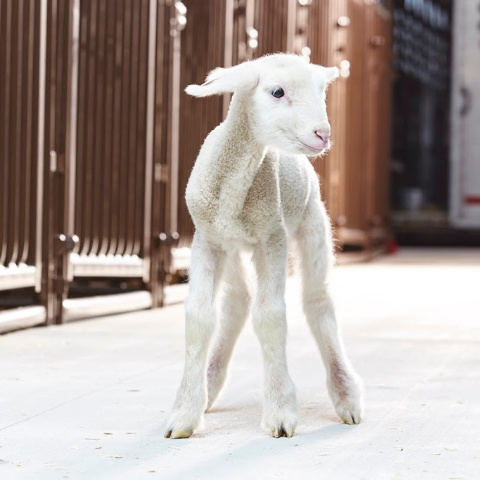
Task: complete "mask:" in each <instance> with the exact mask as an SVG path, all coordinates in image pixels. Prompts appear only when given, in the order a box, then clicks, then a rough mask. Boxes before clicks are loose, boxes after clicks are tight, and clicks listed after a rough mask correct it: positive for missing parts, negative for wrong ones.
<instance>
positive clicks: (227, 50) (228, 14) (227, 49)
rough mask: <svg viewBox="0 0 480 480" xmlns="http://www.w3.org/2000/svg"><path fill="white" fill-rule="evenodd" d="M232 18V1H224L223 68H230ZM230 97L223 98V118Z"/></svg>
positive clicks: (231, 56) (225, 114) (226, 111)
mask: <svg viewBox="0 0 480 480" xmlns="http://www.w3.org/2000/svg"><path fill="white" fill-rule="evenodd" d="M233 16H234V1H233V0H226V2H225V41H224V51H223V66H224V67H231V66H232V58H233ZM230 98H231V96H230V95H228V94H227V95H224V96H223V104H222V108H223V117H224V118H225V117H226V116H227V113H228V107H229V105H230Z"/></svg>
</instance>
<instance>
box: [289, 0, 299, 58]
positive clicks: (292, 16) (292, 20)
mask: <svg viewBox="0 0 480 480" xmlns="http://www.w3.org/2000/svg"><path fill="white" fill-rule="evenodd" d="M287 1H288V4H287V52H290V53H296V52H295V34H296V25H297V0H287Z"/></svg>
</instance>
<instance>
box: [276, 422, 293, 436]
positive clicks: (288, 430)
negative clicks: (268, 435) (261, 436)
mask: <svg viewBox="0 0 480 480" xmlns="http://www.w3.org/2000/svg"><path fill="white" fill-rule="evenodd" d="M294 433H295V426H294V425H290V426H288V427H284V426H283V424H282V425H280V428H277V427H276V428H274V429H273V430H272V437H275V438H280V437H288V438H291V437H293V434H294Z"/></svg>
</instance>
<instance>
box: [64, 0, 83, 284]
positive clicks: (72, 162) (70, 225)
mask: <svg viewBox="0 0 480 480" xmlns="http://www.w3.org/2000/svg"><path fill="white" fill-rule="evenodd" d="M79 47H80V0H73V4H72V33H71V64H70V69H69V72H70V82H68V86H69V87H70V92H69V93H67V98H68V100H67V116H69V120H67V125H69V132H68V134H67V144H66V149H65V153H66V155H67V159H68V162H66V163H67V164H68V170H67V167H66V170H67V171H66V174H67V172H68V178H67V177H66V178H65V180H66V181H67V182H68V186H66V188H67V196H68V197H67V199H66V200H67V207H66V212H65V213H66V215H67V218H66V222H65V228H66V233H68V234H70V235H72V234H73V233H74V229H75V174H76V164H77V156H76V153H77V109H78V74H79V68H78V61H79ZM68 86H67V88H68ZM65 267H66V269H65V272H64V274H65V278H70V277H71V271H70V270H71V268H72V266H71V264H70V262H69V261H68V259H67V261H66V266H65Z"/></svg>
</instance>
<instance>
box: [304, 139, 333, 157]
mask: <svg viewBox="0 0 480 480" xmlns="http://www.w3.org/2000/svg"><path fill="white" fill-rule="evenodd" d="M297 140H298V141H299V142H300V143H301V144H302V145H303V146H304V147H305V148H306V149H308V150H309V151H310V152H313V153H315V154H316V155H320V154H321V153H322V152H323V151H325V150H326V149H327V148H328V147H329V145H328V144H327V145H326V146H325V147H323V148H317V147H312V146H311V145H308V144H307V143H305V142H302V141H301V140H300V139H299V138H298V137H297Z"/></svg>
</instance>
